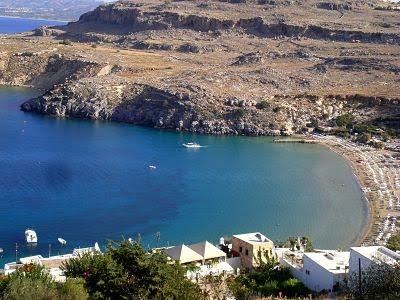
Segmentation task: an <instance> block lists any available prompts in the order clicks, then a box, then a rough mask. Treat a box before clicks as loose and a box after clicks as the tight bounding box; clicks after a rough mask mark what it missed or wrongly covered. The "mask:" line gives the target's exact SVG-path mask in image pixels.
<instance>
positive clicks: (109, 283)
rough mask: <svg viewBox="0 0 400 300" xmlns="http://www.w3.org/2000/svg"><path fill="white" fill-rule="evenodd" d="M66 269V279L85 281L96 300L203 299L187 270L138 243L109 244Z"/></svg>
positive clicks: (65, 267) (90, 293) (65, 266)
mask: <svg viewBox="0 0 400 300" xmlns="http://www.w3.org/2000/svg"><path fill="white" fill-rule="evenodd" d="M63 269H64V270H65V274H66V275H67V277H76V278H83V279H84V281H85V287H86V289H87V291H88V293H89V295H90V297H93V298H103V299H104V298H105V299H188V300H190V299H202V292H201V290H200V288H199V287H198V286H197V285H196V284H194V283H192V282H190V281H189V280H188V279H187V278H186V277H185V275H186V269H185V268H184V267H182V266H181V265H179V264H171V263H170V262H169V261H168V259H167V257H166V256H165V254H163V253H161V252H156V253H149V252H147V251H145V250H144V249H143V248H142V246H141V245H140V244H139V243H133V244H132V243H130V242H129V241H122V242H120V243H109V244H108V246H107V250H106V252H105V253H104V254H101V253H96V254H94V255H93V254H92V255H90V254H84V255H82V256H81V257H79V258H76V259H71V260H69V261H67V262H66V263H65V264H64V267H63Z"/></svg>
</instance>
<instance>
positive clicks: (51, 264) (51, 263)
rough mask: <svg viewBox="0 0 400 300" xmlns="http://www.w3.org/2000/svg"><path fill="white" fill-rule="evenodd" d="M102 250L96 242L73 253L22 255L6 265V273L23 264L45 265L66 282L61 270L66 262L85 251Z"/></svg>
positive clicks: (49, 270) (57, 279) (57, 278)
mask: <svg viewBox="0 0 400 300" xmlns="http://www.w3.org/2000/svg"><path fill="white" fill-rule="evenodd" d="M94 252H99V253H100V252H101V250H100V247H99V245H98V244H97V243H96V244H95V245H94V247H87V248H76V249H74V250H73V252H72V253H69V254H64V255H56V256H50V257H43V256H41V255H35V256H28V257H21V258H20V259H19V260H18V262H10V263H7V264H5V265H4V274H5V275H9V274H11V273H13V272H15V271H16V270H17V269H18V268H20V267H22V266H23V265H28V264H36V265H39V266H42V267H44V270H45V271H46V272H48V273H49V274H50V275H51V276H52V277H53V279H54V280H55V281H56V282H64V281H65V280H66V277H65V276H64V272H63V271H62V270H61V266H62V265H63V263H64V262H66V261H68V260H70V259H71V258H77V257H79V256H80V255H82V254H85V253H94Z"/></svg>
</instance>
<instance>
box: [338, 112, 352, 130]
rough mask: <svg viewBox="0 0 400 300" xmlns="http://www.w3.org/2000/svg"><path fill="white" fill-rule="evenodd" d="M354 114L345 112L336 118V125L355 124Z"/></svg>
mask: <svg viewBox="0 0 400 300" xmlns="http://www.w3.org/2000/svg"><path fill="white" fill-rule="evenodd" d="M353 121H354V116H353V115H351V114H344V115H341V116H339V117H337V118H336V125H337V126H339V127H348V126H350V125H351V124H353Z"/></svg>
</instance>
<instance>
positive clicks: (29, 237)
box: [25, 228, 37, 244]
mask: <svg viewBox="0 0 400 300" xmlns="http://www.w3.org/2000/svg"><path fill="white" fill-rule="evenodd" d="M25 238H26V242H27V243H28V244H32V243H37V234H36V232H35V231H34V230H33V229H29V228H28V229H26V230H25Z"/></svg>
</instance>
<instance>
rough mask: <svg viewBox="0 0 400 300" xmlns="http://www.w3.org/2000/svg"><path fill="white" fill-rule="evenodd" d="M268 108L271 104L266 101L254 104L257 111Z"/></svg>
mask: <svg viewBox="0 0 400 300" xmlns="http://www.w3.org/2000/svg"><path fill="white" fill-rule="evenodd" d="M270 107H271V104H269V102H268V101H266V100H263V101H261V102H258V103H257V104H256V108H258V109H267V108H270Z"/></svg>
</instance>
